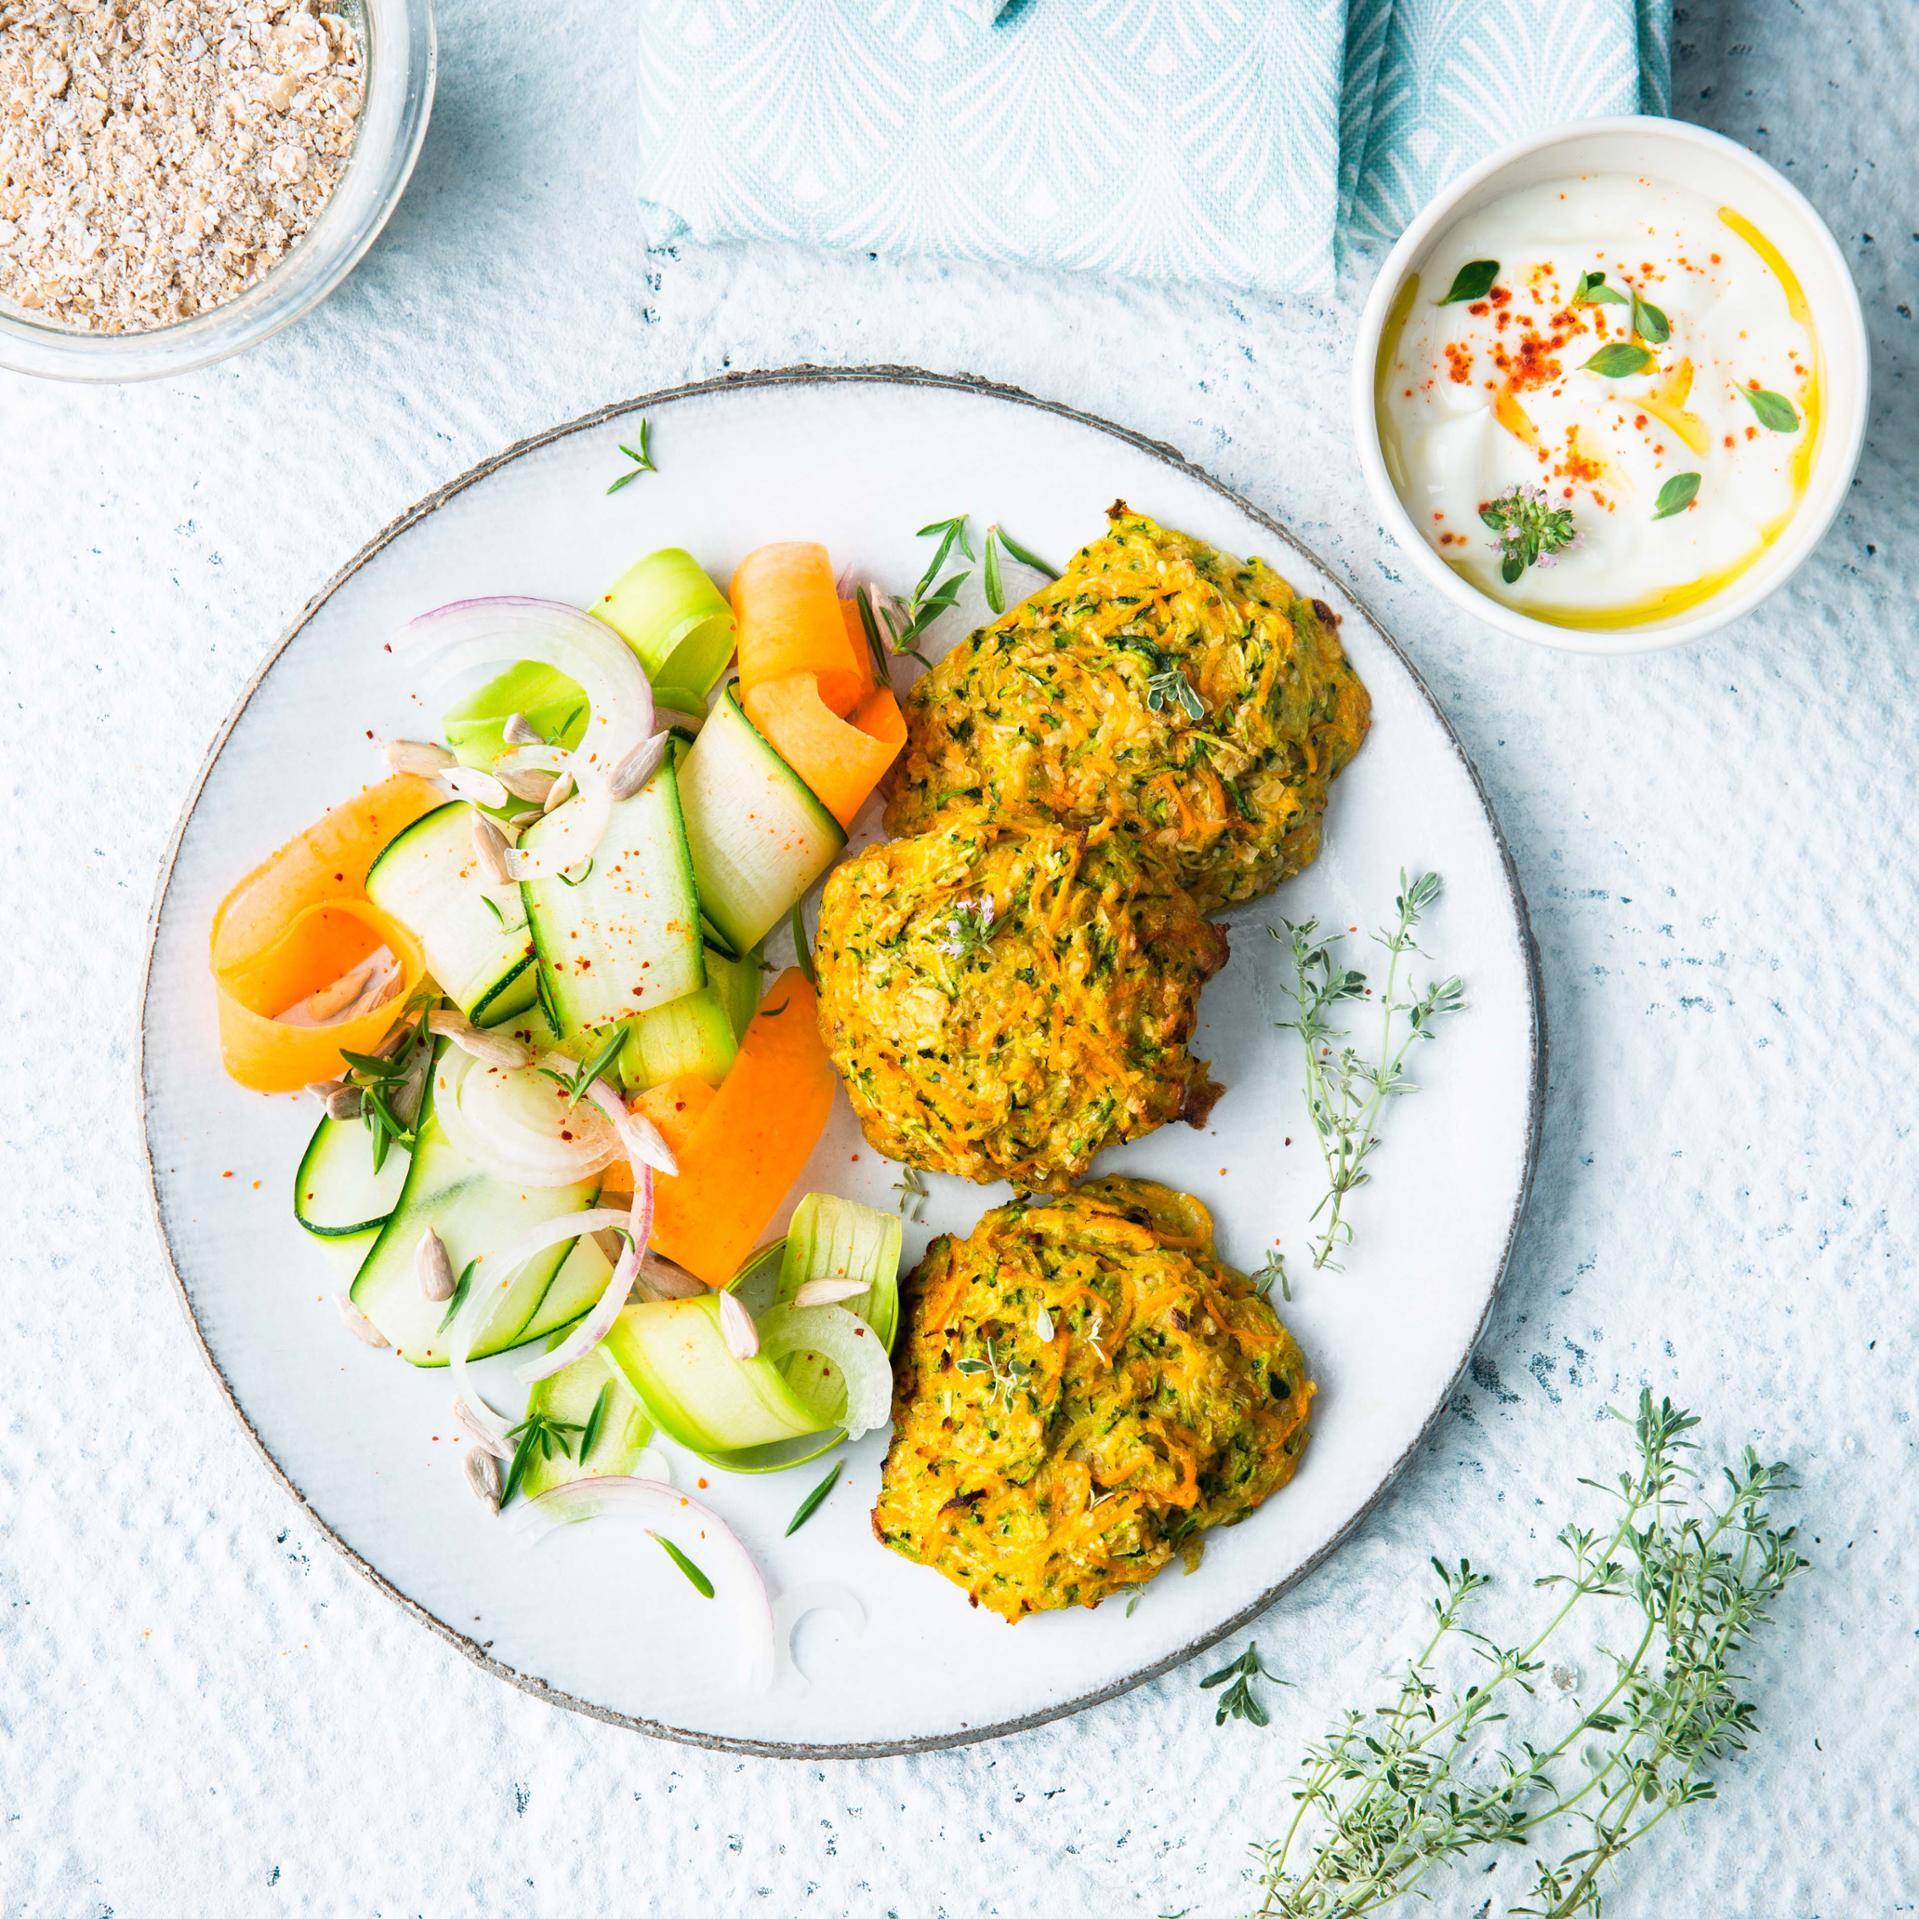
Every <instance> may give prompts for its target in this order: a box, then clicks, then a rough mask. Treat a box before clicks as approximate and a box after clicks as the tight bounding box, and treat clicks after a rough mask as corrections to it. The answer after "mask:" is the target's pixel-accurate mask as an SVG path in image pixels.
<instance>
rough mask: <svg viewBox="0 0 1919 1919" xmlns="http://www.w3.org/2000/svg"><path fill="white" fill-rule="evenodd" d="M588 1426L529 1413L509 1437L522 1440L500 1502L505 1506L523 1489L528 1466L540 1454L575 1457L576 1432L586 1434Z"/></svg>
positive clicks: (566, 1457) (508, 1472)
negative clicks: (574, 1441) (574, 1439)
mask: <svg viewBox="0 0 1919 1919" xmlns="http://www.w3.org/2000/svg"><path fill="white" fill-rule="evenodd" d="M584 1431H585V1428H584V1427H582V1426H576V1425H574V1424H573V1422H572V1421H571V1420H569V1419H555V1418H554V1417H553V1415H552V1414H551V1413H537V1412H536V1413H528V1414H527V1416H526V1417H525V1418H524V1419H523V1420H521V1421H520V1423H519V1424H518V1425H517V1426H514V1427H511V1428H509V1429H508V1431H507V1435H506V1436H507V1438H509V1439H514V1440H517V1441H518V1442H519V1443H518V1445H516V1446H515V1447H514V1448H513V1458H512V1460H511V1461H510V1462H509V1463H508V1465H507V1469H506V1484H505V1485H504V1486H502V1487H501V1488H500V1504H501V1505H502V1506H504V1505H505V1504H506V1502H507V1501H508V1500H509V1499H511V1498H512V1497H513V1495H514V1494H515V1493H516V1492H518V1491H519V1490H520V1482H521V1481H522V1480H524V1479H525V1478H526V1469H527V1468H528V1467H529V1466H530V1465H532V1463H533V1459H534V1455H535V1454H536V1453H537V1454H538V1455H539V1457H540V1458H542V1459H551V1458H552V1457H553V1455H554V1454H555V1453H556V1452H557V1453H558V1454H559V1455H560V1457H561V1458H562V1459H571V1458H572V1457H573V1456H574V1455H573V1435H574V1434H576V1433H583V1432H584Z"/></svg>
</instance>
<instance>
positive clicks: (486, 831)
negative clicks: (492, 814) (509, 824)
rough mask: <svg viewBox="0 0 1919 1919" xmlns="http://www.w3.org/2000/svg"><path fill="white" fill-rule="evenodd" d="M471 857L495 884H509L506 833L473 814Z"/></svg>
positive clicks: (510, 877) (487, 820)
mask: <svg viewBox="0 0 1919 1919" xmlns="http://www.w3.org/2000/svg"><path fill="white" fill-rule="evenodd" d="M473 857H474V858H475V859H476V860H478V861H479V862H480V866H481V870H482V871H484V873H485V874H486V876H487V878H488V879H489V880H491V881H492V883H493V884H494V885H495V886H510V885H511V884H512V883H513V880H512V875H511V874H510V873H508V872H507V870H506V835H505V834H504V833H502V832H501V831H500V829H499V828H498V827H497V826H495V825H494V824H493V822H492V821H491V820H489V819H482V818H481V817H480V815H479V814H478V813H475V814H474V816H473Z"/></svg>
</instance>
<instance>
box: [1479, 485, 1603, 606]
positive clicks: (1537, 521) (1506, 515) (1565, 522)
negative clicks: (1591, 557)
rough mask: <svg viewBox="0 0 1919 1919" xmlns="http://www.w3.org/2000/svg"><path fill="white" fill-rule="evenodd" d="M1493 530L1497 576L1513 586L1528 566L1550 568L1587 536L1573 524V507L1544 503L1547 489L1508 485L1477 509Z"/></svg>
mask: <svg viewBox="0 0 1919 1919" xmlns="http://www.w3.org/2000/svg"><path fill="white" fill-rule="evenodd" d="M1479 517H1480V519H1481V520H1482V521H1483V522H1484V523H1485V524H1486V525H1487V526H1489V527H1490V528H1491V529H1492V533H1493V540H1492V547H1493V551H1494V552H1495V553H1497V554H1498V555H1499V577H1500V578H1501V579H1502V580H1504V581H1505V582H1506V584H1507V585H1508V586H1511V585H1513V584H1514V583H1515V582H1516V581H1517V580H1518V578H1519V576H1520V575H1521V574H1522V573H1524V572H1525V570H1526V569H1527V568H1528V567H1529V566H1543V567H1552V566H1557V565H1558V564H1559V556H1560V555H1561V554H1569V553H1577V552H1578V551H1579V549H1580V548H1581V547H1582V546H1583V545H1584V544H1585V542H1586V536H1585V535H1584V534H1583V533H1581V532H1580V531H1579V530H1578V529H1577V528H1576V527H1575V526H1574V525H1573V514H1572V508H1571V507H1569V506H1550V505H1548V504H1547V496H1546V489H1545V488H1544V487H1543V486H1539V485H1537V484H1535V485H1532V486H1509V487H1508V488H1507V489H1506V490H1505V492H1503V493H1498V494H1495V495H1494V496H1493V497H1492V498H1491V499H1490V500H1488V501H1487V502H1486V504H1485V505H1484V506H1482V507H1481V508H1480V509H1479Z"/></svg>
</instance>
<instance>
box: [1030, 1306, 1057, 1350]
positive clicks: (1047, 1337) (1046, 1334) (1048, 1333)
mask: <svg viewBox="0 0 1919 1919" xmlns="http://www.w3.org/2000/svg"><path fill="white" fill-rule="evenodd" d="M1033 1335H1034V1337H1035V1338H1036V1339H1037V1340H1038V1341H1039V1342H1040V1344H1041V1345H1042V1346H1050V1345H1051V1344H1052V1343H1053V1315H1052V1314H1051V1313H1049V1312H1048V1311H1047V1310H1046V1308H1045V1307H1044V1306H1042V1307H1041V1308H1040V1309H1039V1311H1038V1312H1036V1313H1035V1314H1034V1315H1033Z"/></svg>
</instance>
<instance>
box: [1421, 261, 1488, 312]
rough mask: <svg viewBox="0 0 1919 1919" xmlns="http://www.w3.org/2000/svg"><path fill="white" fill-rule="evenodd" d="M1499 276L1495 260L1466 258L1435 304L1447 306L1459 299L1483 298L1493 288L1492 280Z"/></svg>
mask: <svg viewBox="0 0 1919 1919" xmlns="http://www.w3.org/2000/svg"><path fill="white" fill-rule="evenodd" d="M1498 278H1499V262H1498V261H1497V260H1468V261H1467V262H1466V264H1465V265H1464V266H1463V267H1461V268H1460V269H1459V271H1458V272H1457V273H1455V274H1454V275H1453V283H1452V285H1451V286H1450V287H1448V288H1447V289H1446V297H1445V298H1444V299H1443V300H1435V301H1434V302H1433V304H1434V305H1435V306H1442V307H1449V306H1452V305H1453V304H1454V303H1455V302H1456V301H1460V300H1483V299H1484V298H1485V297H1486V295H1487V294H1489V293H1490V292H1491V291H1492V290H1493V282H1494V281H1495V280H1497V279H1498Z"/></svg>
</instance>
